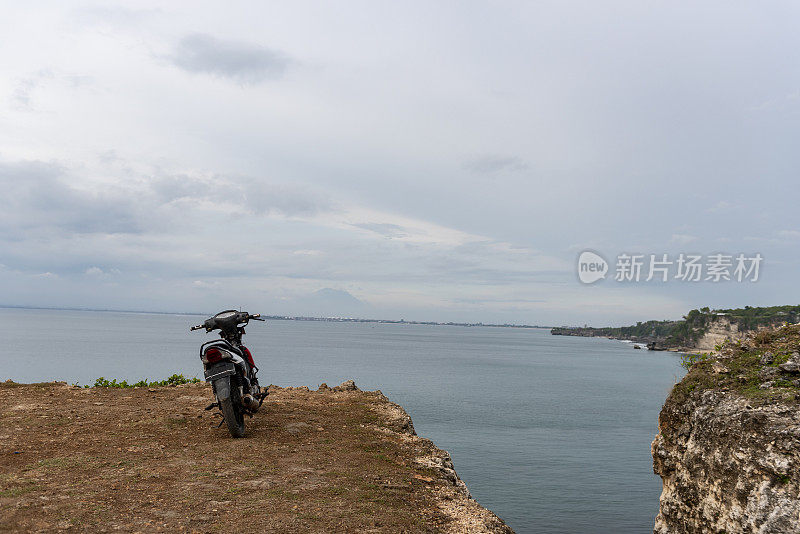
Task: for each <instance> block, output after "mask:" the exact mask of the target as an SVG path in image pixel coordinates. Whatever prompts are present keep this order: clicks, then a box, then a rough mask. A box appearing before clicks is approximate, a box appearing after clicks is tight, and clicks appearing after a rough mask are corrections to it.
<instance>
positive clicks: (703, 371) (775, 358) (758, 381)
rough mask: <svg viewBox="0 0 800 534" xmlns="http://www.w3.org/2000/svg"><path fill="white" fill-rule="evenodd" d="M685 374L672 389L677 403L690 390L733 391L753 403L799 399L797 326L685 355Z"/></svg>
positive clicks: (799, 352)
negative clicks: (710, 352) (686, 372)
mask: <svg viewBox="0 0 800 534" xmlns="http://www.w3.org/2000/svg"><path fill="white" fill-rule="evenodd" d="M684 366H685V367H687V368H688V370H689V372H688V374H687V375H686V377H684V379H683V380H682V381H681V382H680V383H679V384H677V385H676V386H675V388H674V390H673V392H672V396H674V397H676V400H677V401H680V400H682V399H685V398H686V397H687V396H688V395H689V394H691V393H692V392H694V391H698V392H699V391H703V390H707V389H718V390H722V391H733V392H737V393H739V394H741V395H743V396H745V397H747V398H749V399H751V400H753V401H756V402H771V401H778V400H780V401H782V402H786V401H791V402H795V401H798V400H800V325H787V326H783V327H780V328H776V329H769V330H762V331H760V332H757V333H753V334H751V335H750V336H748V337H747V339H745V340H744V341H737V342H731V341H728V342H725V343H724V344H722V345H720V346H719V347H718V350H717V352H715V353H712V354H707V355H687V356H685V357H684Z"/></svg>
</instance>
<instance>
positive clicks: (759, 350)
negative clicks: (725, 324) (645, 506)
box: [652, 326, 800, 534]
mask: <svg viewBox="0 0 800 534" xmlns="http://www.w3.org/2000/svg"><path fill="white" fill-rule="evenodd" d="M798 349H800V332H799V331H798V327H797V326H791V327H786V328H782V329H779V330H776V331H770V332H761V333H759V334H757V335H754V336H750V337H748V338H747V339H746V340H745V341H744V342H743V343H739V344H731V343H728V344H726V346H725V347H723V349H722V351H721V352H720V353H717V354H715V355H714V356H713V357H709V358H706V359H702V360H701V361H699V362H698V363H696V364H695V365H694V366H693V367H692V369H691V370H690V372H689V374H688V375H687V376H686V377H685V378H684V380H683V381H682V382H681V383H679V384H677V385H676V386H675V388H674V389H673V391H672V393H671V394H670V396H669V398H668V399H667V401H666V403H665V404H664V407H663V409H662V411H661V414H660V416H659V433H658V435H657V436H656V438H655V440H654V441H653V445H652V453H653V469H654V471H655V473H656V474H657V475H659V476H661V478H662V481H663V491H662V494H661V501H660V502H661V506H660V511H659V514H658V516H657V518H656V521H655V528H654V532H655V533H657V534H665V533H679V532H681V533H683V532H716V533H723V532H724V533H727V534H733V533H756V532H757V533H777V532H787V533H789V532H792V533H796V532H800V402H798V399H800V388H798V386H800V353H798V352H797V350H798Z"/></svg>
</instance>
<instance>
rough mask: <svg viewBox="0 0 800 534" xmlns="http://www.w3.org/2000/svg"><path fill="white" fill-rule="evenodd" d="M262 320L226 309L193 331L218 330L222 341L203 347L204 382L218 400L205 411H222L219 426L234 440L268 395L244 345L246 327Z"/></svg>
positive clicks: (239, 435)
mask: <svg viewBox="0 0 800 534" xmlns="http://www.w3.org/2000/svg"><path fill="white" fill-rule="evenodd" d="M263 320H264V319H262V318H261V315H260V314H256V315H251V314H249V313H247V312H242V311H236V310H226V311H222V312H219V313H218V314H216V315H215V316H213V317H211V318H209V319H206V320H205V322H203V324H199V325H197V326H193V327H191V329H190V331H194V330H200V329H202V328H204V329H205V330H206V333H208V332H212V331H214V330H219V335H220V339H215V340H212V341H207V342H206V343H203V344H202V345H201V346H200V360H201V361H202V362H203V369H204V371H205V373H204V374H205V379H206V382H210V383H211V389H212V390H213V392H214V397H215V399H216V402H213V403H211V404H209V405H208V406H207V407H206V410H211V409H213V408H215V407H216V408H219V410H220V412H222V421H221V422H220V424H219V425H220V426H222V424H223V423H225V424H226V425H227V426H228V431H229V432H230V433H231V436H233V437H234V438H241V437H244V416H245V415H247V416H250V417H252V416H253V415H254V414H255V413H256V412H258V409H259V408H260V407H261V405H262V404H263V403H264V399H265V398H266V396H267V395H269V388H268V387H267V388H265V389H264V390H263V391H262V389H261V387H260V386H259V385H258V378H256V373H257V372H258V367H256V365H255V362H254V361H253V356H252V354H251V353H250V351H249V350H248V348H247V347H245V346H244V345H243V344H242V336H243V335H244V334H245V331H244V327H245V326H247V324H248V323H249V322H250V321H263Z"/></svg>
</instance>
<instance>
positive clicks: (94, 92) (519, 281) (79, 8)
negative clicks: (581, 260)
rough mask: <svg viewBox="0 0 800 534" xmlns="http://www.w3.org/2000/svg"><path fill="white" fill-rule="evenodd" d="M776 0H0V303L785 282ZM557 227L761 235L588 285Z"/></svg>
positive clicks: (784, 120) (629, 234) (695, 240)
mask: <svg viewBox="0 0 800 534" xmlns="http://www.w3.org/2000/svg"><path fill="white" fill-rule="evenodd" d="M165 6H166V7H165ZM799 24H800V7H798V4H797V3H796V2H768V3H767V2H702V3H698V2H640V1H632V2H564V1H554V2H520V3H513V2H485V3H478V2H452V3H449V2H419V3H414V2H375V1H365V2H353V1H348V2H319V3H308V2H280V3H264V2H252V3H241V2H226V3H225V4H224V6H223V5H222V4H219V3H216V2H214V3H204V2H186V3H184V5H183V6H181V4H180V3H178V2H169V3H166V4H165V3H164V2H158V3H155V2H154V3H153V4H152V6H151V7H147V2H141V1H137V2H130V3H128V4H125V3H114V2H97V3H81V2H70V3H65V2H52V3H47V2H36V3H28V2H25V3H5V4H4V5H3V7H2V8H0V73H1V74H2V75H1V76H0V187H2V198H3V202H2V209H0V304H6V305H9V304H10V305H38V306H86V307H103V308H117V309H139V310H158V311H171V310H174V311H201V312H202V311H216V310H218V309H222V308H228V307H239V306H242V307H244V308H245V309H249V310H251V311H260V312H262V313H265V314H312V315H359V316H366V317H380V318H401V317H402V318H405V319H409V320H414V319H417V320H443V321H444V320H457V321H462V320H468V321H484V322H490V321H500V322H505V321H509V322H517V323H535V324H548V325H558V324H583V323H590V324H595V325H602V324H621V323H629V322H632V321H636V320H645V319H650V318H678V317H680V316H681V315H682V314H684V313H685V312H686V311H688V310H689V309H691V308H695V307H701V306H711V307H736V306H743V305H747V304H749V305H776V304H788V303H792V304H797V303H800V283H798V266H800V249H798V245H800V208H799V207H798V201H800V195H799V194H798V191H799V190H800V189H799V187H798V178H800V176H798V174H799V173H798V171H799V170H800V56H799V55H798V54H797V50H798V49H800V32H797V28H798V25H799ZM584 249H592V250H595V251H597V252H599V253H600V254H601V255H602V256H604V257H605V258H606V259H607V260H608V261H609V263H611V269H612V271H613V270H614V262H615V259H616V257H617V255H618V254H620V253H622V252H628V253H642V254H646V255H649V254H651V253H652V254H659V255H660V254H670V255H674V256H677V254H679V253H681V252H684V253H695V254H701V255H709V254H713V253H725V254H732V255H735V254H739V253H745V254H748V255H752V254H755V253H760V254H761V255H762V256H763V258H764V260H763V263H762V265H761V272H760V277H759V280H758V281H757V282H755V283H752V282H722V283H718V284H715V283H712V282H705V281H701V282H698V283H690V282H683V281H680V280H674V279H670V281H668V282H666V283H662V282H649V283H646V282H640V283H622V282H615V281H614V280H613V279H612V278H613V272H612V273H610V275H611V276H609V277H608V278H607V279H606V280H603V281H600V282H598V283H596V284H594V285H591V286H589V285H583V284H581V283H580V282H579V281H578V278H577V276H576V259H577V256H578V254H579V253H580V252H581V251H582V250H584Z"/></svg>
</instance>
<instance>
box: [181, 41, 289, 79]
mask: <svg viewBox="0 0 800 534" xmlns="http://www.w3.org/2000/svg"><path fill="white" fill-rule="evenodd" d="M170 60H171V61H172V63H173V64H174V65H176V66H177V67H179V68H181V69H183V70H185V71H187V72H195V73H196V72H200V73H206V74H211V75H214V76H219V77H222V78H229V79H231V80H235V81H237V82H239V83H243V84H254V83H259V82H263V81H265V80H272V79H276V78H280V77H281V76H282V75H283V73H284V72H285V71H286V69H287V67H288V66H289V64H290V60H289V58H288V57H286V56H285V55H284V54H282V53H281V52H278V51H275V50H271V49H269V48H266V47H263V46H259V45H255V44H251V43H245V42H239V41H227V40H221V39H217V38H215V37H213V36H211V35H207V34H202V33H195V34H191V35H187V36H186V37H184V38H183V39H181V40H180V42H179V43H178V45H177V47H176V49H175V52H174V54H173V55H172V56H171V57H170Z"/></svg>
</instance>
